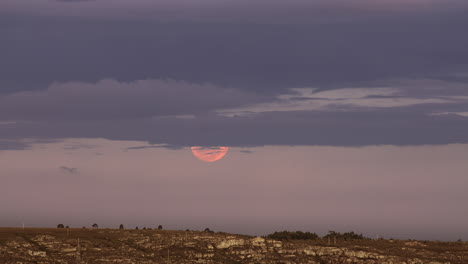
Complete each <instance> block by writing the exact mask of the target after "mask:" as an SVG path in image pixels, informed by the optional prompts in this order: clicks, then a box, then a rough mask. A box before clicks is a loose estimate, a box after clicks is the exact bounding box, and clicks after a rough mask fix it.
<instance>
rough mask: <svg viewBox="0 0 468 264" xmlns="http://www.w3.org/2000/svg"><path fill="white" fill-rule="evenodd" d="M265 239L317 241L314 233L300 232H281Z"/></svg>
mask: <svg viewBox="0 0 468 264" xmlns="http://www.w3.org/2000/svg"><path fill="white" fill-rule="evenodd" d="M267 238H270V239H276V240H316V239H318V235H317V234H316V233H311V232H302V231H295V232H290V231H281V232H274V233H273V234H269V235H268V236H267Z"/></svg>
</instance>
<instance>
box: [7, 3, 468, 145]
mask: <svg viewBox="0 0 468 264" xmlns="http://www.w3.org/2000/svg"><path fill="white" fill-rule="evenodd" d="M73 2H75V3H73V4H69V3H63V2H60V1H30V0H15V1H12V0H6V1H2V2H1V3H0V14H1V16H0V35H1V36H2V41H1V43H0V57H1V58H2V60H1V61H0V138H4V139H5V141H4V142H8V143H2V144H0V146H2V147H0V148H2V149H10V148H18V149H20V148H23V147H25V146H27V144H26V145H22V144H24V143H21V144H20V143H11V142H13V141H11V140H21V139H24V138H36V139H51V140H54V139H59V138H70V137H79V138H82V137H102V138H108V139H125V140H143V141H148V142H151V143H154V144H167V145H164V146H176V147H180V146H190V145H207V146H208V145H232V146H250V145H253V146H258V145H340V146H362V145H374V144H395V145H419V144H447V143H464V142H467V138H468V133H466V132H467V127H468V125H467V117H466V115H467V114H466V113H468V106H467V105H468V104H467V98H466V97H467V96H468V94H467V91H468V89H467V84H468V74H467V73H468V53H467V52H466V47H467V46H468V34H466V32H465V31H466V27H467V25H468V18H467V16H466V14H465V12H464V11H466V10H467V8H468V4H467V2H466V1H461V0H460V1H459V0H450V1H439V0H429V1H419V0H410V1H399V0H398V1H397V0H393V1H390V0H388V1H387V0H385V1H370V0H359V1H358V0H355V1H351V0H350V1H344V0H336V1H302V0H294V1H288V2H285V1H268V5H267V2H266V1H261V0H258V1H212V0H204V1H201V2H197V4H194V2H191V1H140V0H138V1H132V2H129V1H113V2H112V4H113V5H112V6H113V8H111V9H110V8H108V7H109V4H110V3H111V1H109V0H101V1H86V2H81V1H73ZM267 6H268V8H266V7H267ZM130 11H131V12H130ZM402 80H403V81H402ZM382 87H384V88H388V89H395V91H393V90H389V91H390V92H386V91H385V90H378V89H379V88H382ZM292 88H303V89H306V90H301V91H302V92H303V94H301V93H300V92H299V93H294V92H292V91H294V90H291V89H292ZM358 88H359V89H361V90H359V89H358ZM307 89H309V90H307ZM333 89H335V90H336V89H339V90H338V91H345V90H347V91H349V92H347V93H346V92H343V93H342V94H337V93H336V92H335V93H332V94H325V95H324V94H318V93H319V92H321V91H322V92H323V91H331V90H333ZM362 89H364V90H362ZM371 90H373V91H378V92H370V91H371ZM381 91H383V92H381ZM312 93H313V95H312ZM361 94H362V96H361ZM337 96H338V97H337ZM340 96H341V97H340ZM229 111H230V112H229ZM227 113H228V114H230V115H227ZM245 113H247V115H245ZM158 146H159V145H158Z"/></svg>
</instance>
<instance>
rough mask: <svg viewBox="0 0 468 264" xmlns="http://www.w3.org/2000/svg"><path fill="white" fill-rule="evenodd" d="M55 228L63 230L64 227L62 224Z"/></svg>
mask: <svg viewBox="0 0 468 264" xmlns="http://www.w3.org/2000/svg"><path fill="white" fill-rule="evenodd" d="M57 228H65V227H64V226H63V224H58V225H57Z"/></svg>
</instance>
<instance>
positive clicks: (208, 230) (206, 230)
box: [205, 227, 214, 233]
mask: <svg viewBox="0 0 468 264" xmlns="http://www.w3.org/2000/svg"><path fill="white" fill-rule="evenodd" d="M205 232H207V233H214V231H211V230H210V229H209V228H208V227H207V228H205Z"/></svg>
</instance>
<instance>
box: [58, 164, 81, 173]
mask: <svg viewBox="0 0 468 264" xmlns="http://www.w3.org/2000/svg"><path fill="white" fill-rule="evenodd" d="M59 170H60V171H61V172H62V173H65V174H72V175H74V174H78V173H79V170H78V169H77V168H70V167H65V166H62V167H60V168H59Z"/></svg>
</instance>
